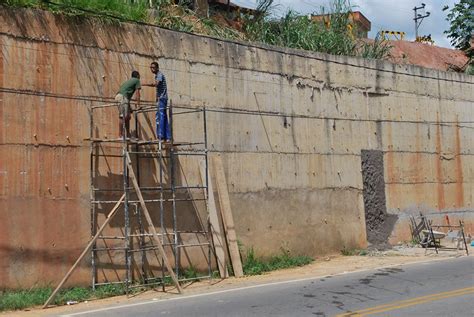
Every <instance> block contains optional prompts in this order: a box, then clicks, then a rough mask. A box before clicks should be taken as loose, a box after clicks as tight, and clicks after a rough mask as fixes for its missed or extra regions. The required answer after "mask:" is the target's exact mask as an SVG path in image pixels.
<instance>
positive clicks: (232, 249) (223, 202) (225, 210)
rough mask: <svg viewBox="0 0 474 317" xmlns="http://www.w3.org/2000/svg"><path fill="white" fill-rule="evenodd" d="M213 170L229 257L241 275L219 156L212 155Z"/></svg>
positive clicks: (237, 273) (233, 266)
mask: <svg viewBox="0 0 474 317" xmlns="http://www.w3.org/2000/svg"><path fill="white" fill-rule="evenodd" d="M213 165H214V168H215V169H214V172H215V173H216V184H217V193H218V195H219V205H220V207H221V208H220V209H221V214H222V220H223V222H224V231H225V233H226V239H227V246H228V247H229V253H230V259H231V261H232V268H233V269H234V275H235V276H236V277H241V276H243V275H244V272H243V269H242V261H241V260H240V252H239V246H238V244H237V235H236V233H235V226H234V217H233V216H232V210H231V207H230V199H229V192H228V189H227V181H226V179H225V173H224V165H223V164H222V157H221V156H214V157H213Z"/></svg>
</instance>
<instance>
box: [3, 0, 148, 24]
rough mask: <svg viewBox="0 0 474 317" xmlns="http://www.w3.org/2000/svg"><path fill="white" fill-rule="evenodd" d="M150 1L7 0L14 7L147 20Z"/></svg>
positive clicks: (104, 17)
mask: <svg viewBox="0 0 474 317" xmlns="http://www.w3.org/2000/svg"><path fill="white" fill-rule="evenodd" d="M148 3H149V2H148V1H147V0H137V1H133V5H132V2H129V1H124V0H101V1H97V0H51V1H43V0H6V4H7V5H9V6H14V7H39V8H42V9H45V10H49V11H52V12H54V13H61V14H66V15H71V16H85V15H92V16H97V17H99V18H100V19H101V20H119V21H121V20H126V21H145V20H146V19H147V17H148V12H147V9H148Z"/></svg>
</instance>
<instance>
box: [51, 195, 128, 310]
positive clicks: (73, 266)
mask: <svg viewBox="0 0 474 317" xmlns="http://www.w3.org/2000/svg"><path fill="white" fill-rule="evenodd" d="M124 198H125V194H123V195H122V197H120V199H119V201H118V202H117V203H116V204H115V206H114V208H112V211H110V212H109V214H108V215H107V218H106V219H105V221H104V223H103V224H102V226H100V228H99V230H98V231H97V233H96V234H95V236H94V237H93V238H92V240H91V241H89V243H88V244H87V246H86V248H85V249H84V251H82V253H81V255H80V256H79V258H78V259H77V260H76V262H75V263H74V264H73V265H72V267H71V268H70V269H69V271H68V272H67V273H66V275H65V276H64V278H63V279H62V280H61V282H59V285H58V286H57V287H56V289H55V290H54V291H53V293H52V294H51V296H49V298H48V299H47V300H46V302H45V303H44V305H43V309H44V308H46V307H48V305H49V304H50V303H51V301H52V300H53V299H54V297H56V294H57V293H58V291H59V290H60V289H61V287H63V285H64V283H66V281H67V280H68V279H69V277H70V276H71V275H72V272H73V271H74V270H75V269H76V267H77V266H78V265H79V262H81V260H82V259H83V258H84V257H85V256H86V254H87V253H88V252H89V249H90V248H91V247H92V245H93V244H94V243H95V241H96V240H97V238H99V235H100V234H101V233H102V231H103V230H104V228H105V226H107V224H108V223H109V222H110V220H112V218H113V216H114V215H115V213H116V212H117V210H118V209H119V207H120V204H121V203H122V201H123V200H124Z"/></svg>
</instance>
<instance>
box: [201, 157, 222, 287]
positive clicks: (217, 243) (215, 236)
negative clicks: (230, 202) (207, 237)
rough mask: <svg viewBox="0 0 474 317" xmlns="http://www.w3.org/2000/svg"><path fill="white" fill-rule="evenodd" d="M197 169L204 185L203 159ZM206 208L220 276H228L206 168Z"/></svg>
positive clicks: (211, 187)
mask: <svg viewBox="0 0 474 317" xmlns="http://www.w3.org/2000/svg"><path fill="white" fill-rule="evenodd" d="M199 167H200V168H199V171H200V174H201V179H202V184H203V185H204V186H205V185H206V162H205V161H204V160H203V161H201V162H200V164H199ZM207 179H208V184H207V189H208V193H209V194H208V197H207V210H208V213H209V222H210V224H211V235H212V241H213V242H214V248H215V254H216V257H217V267H218V269H219V274H220V276H221V277H222V278H227V277H229V271H228V270H227V265H226V260H225V248H224V239H223V237H222V232H221V227H220V225H219V217H218V215H217V208H216V200H215V199H214V190H213V186H212V180H211V173H210V171H209V169H208V170H207Z"/></svg>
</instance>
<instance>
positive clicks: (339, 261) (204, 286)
mask: <svg viewBox="0 0 474 317" xmlns="http://www.w3.org/2000/svg"><path fill="white" fill-rule="evenodd" d="M366 252H367V254H366V255H364V256H343V255H332V256H325V257H319V258H316V259H315V261H314V262H313V263H311V264H309V265H306V266H303V267H297V268H291V269H285V270H279V271H274V272H270V273H267V274H264V275H258V276H246V277H242V278H229V279H226V280H218V279H212V280H205V281H201V282H195V283H192V284H187V285H183V289H184V295H185V296H186V295H194V294H201V293H208V292H215V291H222V290H226V289H232V288H238V287H245V286H252V285H258V284H265V283H274V282H279V281H288V280H297V279H304V278H309V277H315V278H317V277H321V278H323V277H325V276H333V275H339V274H346V273H349V272H355V271H363V270H370V269H374V268H382V267H389V266H397V265H401V264H408V263H418V262H427V261H441V260H445V259H449V258H453V257H459V256H465V254H466V253H465V251H463V250H458V251H456V250H450V251H440V252H439V253H438V254H436V252H435V250H434V249H428V250H426V249H422V248H419V247H412V246H408V245H400V246H395V247H394V248H393V249H391V250H388V251H377V250H372V251H366ZM472 252H474V248H473V247H469V254H472ZM174 296H180V295H178V294H177V292H176V289H175V288H173V287H170V288H169V289H168V290H167V292H166V293H165V292H162V291H161V289H159V290H156V291H155V290H150V291H147V292H143V293H140V294H136V295H134V296H130V297H128V298H127V297H126V296H117V297H112V298H107V299H101V300H93V301H86V302H83V303H79V304H76V305H74V306H61V307H54V308H49V309H46V310H42V309H40V307H37V308H33V309H31V310H29V311H17V312H5V313H0V316H25V317H29V316H46V315H56V314H66V313H71V311H72V310H73V309H74V311H77V310H79V309H81V310H89V309H97V308H101V307H104V306H110V305H115V304H122V305H123V304H130V303H134V302H139V301H146V300H160V299H165V298H171V297H174Z"/></svg>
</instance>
